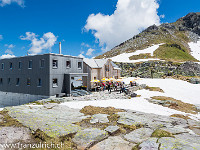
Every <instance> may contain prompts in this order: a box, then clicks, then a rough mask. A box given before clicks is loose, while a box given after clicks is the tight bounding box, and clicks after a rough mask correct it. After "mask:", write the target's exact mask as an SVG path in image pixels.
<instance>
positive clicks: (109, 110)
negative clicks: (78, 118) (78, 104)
mask: <svg viewBox="0 0 200 150" xmlns="http://www.w3.org/2000/svg"><path fill="white" fill-rule="evenodd" d="M80 112H81V113H83V114H85V115H94V114H108V115H112V114H114V113H117V112H124V110H121V109H116V108H114V107H106V108H104V107H95V106H85V107H84V108H82V109H81V110H80Z"/></svg>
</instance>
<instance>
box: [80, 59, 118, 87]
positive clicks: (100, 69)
mask: <svg viewBox="0 0 200 150" xmlns="http://www.w3.org/2000/svg"><path fill="white" fill-rule="evenodd" d="M83 73H88V77H87V80H85V81H83V84H84V85H86V84H87V85H88V89H90V88H91V82H90V81H91V80H101V79H102V78H104V77H105V78H111V77H113V78H115V79H118V78H119V77H120V76H121V69H120V68H119V67H118V66H117V65H116V64H114V63H113V62H112V61H111V60H110V59H88V58H85V59H83ZM86 82H87V83H86Z"/></svg>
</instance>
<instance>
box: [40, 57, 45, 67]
mask: <svg viewBox="0 0 200 150" xmlns="http://www.w3.org/2000/svg"><path fill="white" fill-rule="evenodd" d="M44 62H45V61H44V59H41V60H40V68H44Z"/></svg>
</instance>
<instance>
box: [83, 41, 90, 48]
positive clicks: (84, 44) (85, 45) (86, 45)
mask: <svg viewBox="0 0 200 150" xmlns="http://www.w3.org/2000/svg"><path fill="white" fill-rule="evenodd" d="M81 46H84V47H87V48H89V47H90V45H89V44H86V43H84V42H83V43H81Z"/></svg>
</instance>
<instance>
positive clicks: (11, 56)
mask: <svg viewBox="0 0 200 150" xmlns="http://www.w3.org/2000/svg"><path fill="white" fill-rule="evenodd" d="M13 57H16V56H15V55H11V54H4V55H2V56H0V59H5V58H13Z"/></svg>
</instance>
